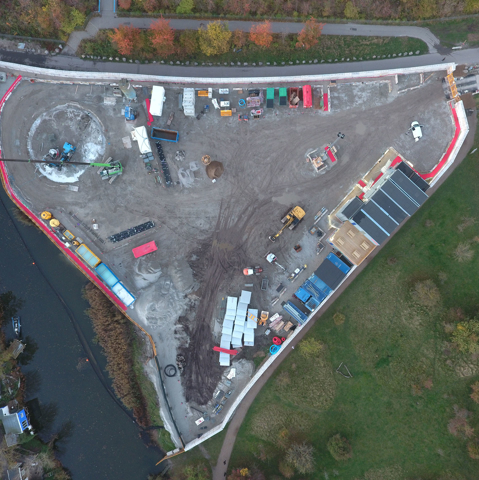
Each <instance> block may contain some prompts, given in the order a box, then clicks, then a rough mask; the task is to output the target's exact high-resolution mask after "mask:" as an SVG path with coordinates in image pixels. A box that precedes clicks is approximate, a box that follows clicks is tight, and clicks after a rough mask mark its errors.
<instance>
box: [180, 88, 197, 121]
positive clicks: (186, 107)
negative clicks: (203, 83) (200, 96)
mask: <svg viewBox="0 0 479 480" xmlns="http://www.w3.org/2000/svg"><path fill="white" fill-rule="evenodd" d="M183 112H184V113H185V115H186V116H187V117H194V116H195V89H194V88H184V89H183Z"/></svg>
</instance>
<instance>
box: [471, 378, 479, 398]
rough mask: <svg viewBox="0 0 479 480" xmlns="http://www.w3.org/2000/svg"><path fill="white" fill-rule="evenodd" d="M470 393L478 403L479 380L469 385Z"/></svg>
mask: <svg viewBox="0 0 479 480" xmlns="http://www.w3.org/2000/svg"><path fill="white" fill-rule="evenodd" d="M471 389H472V393H471V394H470V395H469V396H470V397H471V398H472V399H473V400H474V401H475V402H476V403H479V382H475V383H473V384H472V385H471Z"/></svg>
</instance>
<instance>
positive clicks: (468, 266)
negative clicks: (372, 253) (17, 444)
mask: <svg viewBox="0 0 479 480" xmlns="http://www.w3.org/2000/svg"><path fill="white" fill-rule="evenodd" d="M477 143H478V142H477V141H476V145H477ZM478 184H479V152H476V153H474V154H472V155H468V156H467V157H466V159H465V160H464V161H463V163H462V164H461V165H460V166H459V167H458V168H457V169H456V171H455V172H454V173H453V174H452V175H451V177H450V178H449V179H448V180H447V181H446V182H445V184H444V185H443V186H442V187H441V188H440V189H439V190H438V191H437V192H436V193H435V194H434V195H433V196H432V198H431V199H430V200H428V201H427V203H426V204H425V205H424V206H423V207H422V208H421V209H420V210H419V211H418V212H417V213H416V214H415V215H414V216H413V217H412V218H411V219H410V220H409V221H408V222H407V223H406V225H405V226H403V228H402V229H401V231H400V232H399V233H397V234H396V235H395V237H394V238H393V239H391V241H390V242H389V243H388V244H387V245H386V246H385V248H384V249H383V250H382V251H381V252H380V253H379V254H378V255H377V256H376V258H375V259H374V260H373V261H372V262H371V264H370V265H369V266H368V267H367V268H366V269H365V270H364V271H363V272H362V273H361V274H360V275H359V276H358V277H357V278H356V279H355V281H354V282H353V283H352V284H351V285H350V286H349V287H348V289H347V290H346V291H345V293H343V294H342V295H341V297H340V298H339V299H338V300H337V301H336V302H335V303H334V304H333V305H332V306H331V307H330V308H329V310H328V311H327V312H326V313H325V314H324V315H323V316H322V317H321V318H320V319H319V320H318V321H317V323H316V325H314V327H313V328H312V329H311V331H310V333H309V334H308V336H307V337H306V338H311V337H312V338H315V339H317V340H320V341H321V342H323V343H324V345H325V347H324V348H323V350H322V351H321V353H320V355H319V356H318V357H316V358H313V359H308V358H305V357H304V355H302V353H301V349H300V348H297V349H295V350H294V351H293V352H291V353H290V355H289V356H288V358H287V359H286V360H285V361H284V362H283V363H282V365H281V367H280V368H279V369H278V371H277V372H276V373H275V375H274V377H273V378H271V379H270V381H269V382H268V383H267V384H266V385H265V387H264V388H263V390H262V392H261V393H260V395H258V397H257V398H256V400H255V402H254V403H253V406H252V407H251V408H250V410H249V412H248V415H247V417H246V418H245V420H244V422H243V424H242V427H241V429H240V431H239V434H238V437H237V441H236V445H235V449H234V451H233V456H232V461H231V463H230V467H234V468H238V467H249V468H251V466H252V465H253V464H254V465H256V466H257V467H259V469H260V470H261V471H263V472H264V474H265V476H266V478H268V479H275V478H278V479H279V478H284V477H282V476H278V475H279V470H278V464H279V462H280V461H281V460H282V459H283V458H284V457H285V452H286V449H287V448H288V445H291V444H292V443H301V442H303V441H304V442H306V443H308V444H311V445H312V446H313V447H314V460H315V469H314V473H313V474H310V475H309V476H308V475H304V474H303V475H296V476H294V477H293V478H298V479H299V478H318V479H319V478H325V479H328V478H333V477H334V478H336V477H337V478H344V479H368V480H376V479H377V480H396V479H397V480H400V479H404V478H415V479H418V478H421V479H433V478H434V479H439V478H441V479H446V478H448V479H451V480H452V479H475V478H478V471H479V463H478V460H472V459H471V458H469V456H468V453H467V443H468V441H469V440H468V439H466V438H465V437H461V436H460V435H459V436H453V435H452V434H451V433H449V431H448V423H449V422H450V420H451V419H452V418H454V417H455V412H457V411H459V410H460V409H466V410H467V411H469V412H471V413H472V416H469V417H468V418H469V419H470V420H469V423H470V426H472V427H473V428H475V429H476V431H477V432H479V405H478V404H476V403H474V402H473V400H472V399H471V398H470V397H469V394H470V393H471V390H470V385H471V384H472V383H473V382H474V381H476V380H477V379H478V376H479V361H478V357H479V355H476V356H470V355H469V356H464V355H461V354H460V353H459V352H458V351H457V350H456V349H455V348H454V347H453V346H452V344H451V335H450V333H447V332H448V328H449V330H450V326H451V325H452V328H454V327H455V322H457V321H458V320H460V319H462V318H464V317H465V318H471V317H473V316H475V315H477V313H478V311H479V308H478V307H479V276H478V275H477V272H478V271H479V188H478V187H477V185H478ZM459 243H467V244H468V246H469V248H470V250H472V252H473V257H472V259H471V260H469V261H467V262H464V263H460V262H458V261H457V260H456V259H455V256H454V251H455V250H456V248H457V246H458V245H459ZM426 279H431V280H432V281H433V282H434V283H435V284H436V286H437V287H438V289H439V292H440V295H441V298H440V301H439V303H438V304H436V305H435V306H432V307H429V308H426V307H424V306H423V305H421V304H419V303H417V302H416V299H415V296H414V295H413V293H412V289H413V286H414V285H415V284H416V283H417V282H419V281H424V280H426ZM457 309H460V310H459V311H458V310H457ZM336 312H341V313H343V314H344V315H345V317H346V321H345V322H344V323H343V324H342V325H339V326H337V325H335V324H334V322H333V319H332V317H333V314H334V313H336ZM445 325H446V328H445ZM341 362H344V363H345V364H346V365H347V366H348V368H349V370H350V371H351V373H352V374H353V376H354V377H353V378H350V379H347V378H344V377H343V376H341V375H339V374H338V373H336V372H335V370H336V368H337V367H338V366H339V364H340V363H341ZM471 418H472V419H471ZM336 433H340V434H341V435H342V436H344V437H346V438H347V439H348V440H349V442H350V444H351V446H352V453H353V454H352V458H350V459H349V460H346V461H337V460H334V459H333V457H332V456H331V454H330V453H329V451H328V450H327V447H326V445H327V442H328V439H329V438H331V437H332V436H333V435H335V434H336ZM474 436H476V437H477V433H474V434H473V437H474Z"/></svg>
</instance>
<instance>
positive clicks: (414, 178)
mask: <svg viewBox="0 0 479 480" xmlns="http://www.w3.org/2000/svg"><path fill="white" fill-rule="evenodd" d="M396 170H400V171H401V172H402V173H404V175H406V177H407V178H409V179H410V180H411V182H413V183H415V184H416V185H417V186H418V187H419V188H420V189H421V190H422V191H423V192H425V191H426V190H427V189H428V188H429V183H427V182H426V180H424V179H422V178H421V177H420V176H419V175H418V174H417V173H416V172H415V171H414V170H413V169H412V168H411V167H410V166H409V165H408V164H407V163H406V162H401V163H399V164H398V165H397V167H396Z"/></svg>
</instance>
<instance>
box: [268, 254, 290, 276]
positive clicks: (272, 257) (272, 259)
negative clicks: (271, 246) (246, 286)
mask: <svg viewBox="0 0 479 480" xmlns="http://www.w3.org/2000/svg"><path fill="white" fill-rule="evenodd" d="M264 258H266V261H267V262H269V263H271V264H272V265H276V266H277V267H279V268H281V270H283V271H284V272H285V271H286V268H284V267H283V265H280V264H279V263H278V257H276V255H275V254H274V253H271V252H268V253H267V254H266V255H265V256H264Z"/></svg>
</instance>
